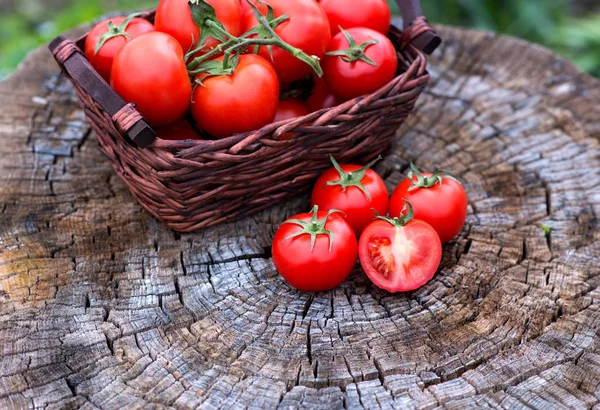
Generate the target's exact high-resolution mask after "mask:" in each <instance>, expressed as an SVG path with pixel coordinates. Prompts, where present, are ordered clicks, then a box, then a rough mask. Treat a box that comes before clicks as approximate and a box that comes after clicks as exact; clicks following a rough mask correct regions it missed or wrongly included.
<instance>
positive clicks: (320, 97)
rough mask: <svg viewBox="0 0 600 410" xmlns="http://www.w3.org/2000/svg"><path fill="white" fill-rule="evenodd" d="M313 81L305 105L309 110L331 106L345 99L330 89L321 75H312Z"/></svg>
mask: <svg viewBox="0 0 600 410" xmlns="http://www.w3.org/2000/svg"><path fill="white" fill-rule="evenodd" d="M313 83H314V85H313V89H312V91H311V94H310V97H308V100H306V105H307V106H308V109H309V111H310V112H315V111H319V110H322V109H324V108H332V107H335V106H337V105H340V104H341V103H343V102H344V101H345V100H344V99H343V98H340V97H338V96H337V95H335V94H334V93H333V92H332V91H331V89H330V88H329V86H328V85H327V83H326V82H325V80H324V79H323V77H317V76H316V75H313Z"/></svg>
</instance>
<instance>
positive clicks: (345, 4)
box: [319, 0, 392, 36]
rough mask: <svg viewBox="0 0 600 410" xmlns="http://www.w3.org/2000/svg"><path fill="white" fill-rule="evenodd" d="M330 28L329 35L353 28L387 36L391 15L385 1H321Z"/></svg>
mask: <svg viewBox="0 0 600 410" xmlns="http://www.w3.org/2000/svg"><path fill="white" fill-rule="evenodd" d="M319 4H321V7H323V10H325V13H326V14H327V17H328V18H329V25H330V26H331V35H332V36H335V35H336V34H337V33H339V32H340V28H339V27H340V26H341V27H342V28H345V29H346V30H347V29H349V28H353V27H366V28H370V29H372V30H375V31H379V32H380V33H382V34H387V33H388V31H389V30H390V24H391V22H392V13H391V12H390V8H389V6H388V4H387V2H386V1H385V0H359V1H357V0H321V2H320V3H319Z"/></svg>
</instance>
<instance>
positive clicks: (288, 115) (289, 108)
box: [273, 98, 310, 140]
mask: <svg viewBox="0 0 600 410" xmlns="http://www.w3.org/2000/svg"><path fill="white" fill-rule="evenodd" d="M308 114H310V113H309V112H308V108H307V107H306V104H305V103H304V101H300V100H295V99H293V98H288V99H287V100H281V101H279V107H277V114H276V115H275V119H274V120H273V122H277V121H283V120H291V119H292V118H296V117H304V116H305V115H308ZM294 135H296V134H295V133H293V132H286V133H285V134H283V135H282V136H281V137H279V139H280V140H287V139H290V138H292V137H293V136H294Z"/></svg>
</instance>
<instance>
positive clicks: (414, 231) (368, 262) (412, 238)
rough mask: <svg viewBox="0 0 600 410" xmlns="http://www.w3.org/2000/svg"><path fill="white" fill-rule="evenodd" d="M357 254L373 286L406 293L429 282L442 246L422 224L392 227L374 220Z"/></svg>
mask: <svg viewBox="0 0 600 410" xmlns="http://www.w3.org/2000/svg"><path fill="white" fill-rule="evenodd" d="M358 254H359V257H360V263H361V265H362V267H363V269H364V271H365V273H366V274H367V276H368V277H369V278H370V279H371V281H372V282H373V283H374V284H375V285H376V286H378V287H379V288H381V289H385V290H387V291H389V292H407V291H411V290H415V289H418V288H420V287H421V286H423V285H425V284H426V283H427V282H429V281H430V280H431V278H433V276H434V275H435V272H436V271H437V269H438V267H439V265H440V262H441V260H442V245H441V242H440V238H439V236H438V235H437V233H436V232H435V230H434V229H433V228H432V227H431V226H429V225H428V224H427V223H425V222H423V221H419V220H413V221H410V222H409V223H407V224H406V225H405V226H404V227H395V226H394V225H392V224H390V223H389V222H387V221H383V220H377V221H374V222H372V223H371V224H370V225H369V226H367V228H366V229H365V231H364V232H363V234H362V235H361V237H360V241H359V245H358Z"/></svg>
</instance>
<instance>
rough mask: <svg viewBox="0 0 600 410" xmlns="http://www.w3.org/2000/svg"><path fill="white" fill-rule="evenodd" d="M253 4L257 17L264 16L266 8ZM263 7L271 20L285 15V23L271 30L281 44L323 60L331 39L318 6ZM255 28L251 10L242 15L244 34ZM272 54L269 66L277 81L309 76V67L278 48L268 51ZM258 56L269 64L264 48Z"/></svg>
mask: <svg viewBox="0 0 600 410" xmlns="http://www.w3.org/2000/svg"><path fill="white" fill-rule="evenodd" d="M254 1H255V3H254V4H256V5H257V7H258V9H259V10H260V11H261V13H263V14H266V13H267V6H266V5H265V4H260V3H257V2H256V0H254ZM266 3H267V4H269V5H271V7H273V10H274V12H275V17H280V16H282V15H284V14H287V15H289V19H288V20H286V21H284V22H283V23H281V24H280V25H278V26H277V28H276V29H275V33H277V35H279V37H281V39H282V40H283V41H285V42H286V43H288V44H290V45H292V46H294V47H296V48H299V49H301V50H302V51H304V52H305V53H306V54H308V55H309V56H311V55H312V56H316V57H318V58H322V57H323V55H324V54H325V51H326V50H327V45H328V44H329V40H330V39H331V32H330V30H329V21H328V20H327V15H326V14H325V12H324V11H323V9H322V8H321V6H319V3H317V2H316V1H314V0H268V1H266ZM257 24H258V22H257V20H256V17H255V15H254V13H253V12H252V10H250V11H247V12H246V14H245V15H244V31H247V30H250V29H251V28H253V27H255V26H256V25H257ZM272 51H273V60H272V61H273V65H274V66H275V71H277V75H278V76H279V79H280V81H282V82H287V83H290V82H292V81H295V80H299V79H300V78H302V77H304V76H306V75H308V74H309V73H310V72H311V68H310V66H308V65H307V64H306V63H303V62H302V61H300V60H298V59H297V58H296V57H294V56H292V55H291V54H289V53H288V52H286V51H284V50H282V49H280V48H278V47H272ZM259 53H260V55H261V56H263V57H264V58H265V59H267V60H269V61H271V57H270V55H269V50H268V48H267V47H261V48H260V51H259Z"/></svg>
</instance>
